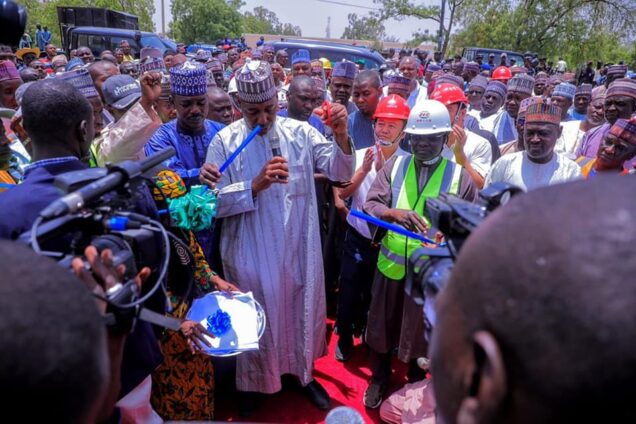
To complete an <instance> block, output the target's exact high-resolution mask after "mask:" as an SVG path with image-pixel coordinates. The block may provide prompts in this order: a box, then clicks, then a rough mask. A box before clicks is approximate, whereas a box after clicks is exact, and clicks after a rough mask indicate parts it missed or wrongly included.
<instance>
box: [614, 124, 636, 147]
mask: <svg viewBox="0 0 636 424" xmlns="http://www.w3.org/2000/svg"><path fill="white" fill-rule="evenodd" d="M609 133H610V134H612V135H614V136H616V137H617V138H619V139H620V140H623V141H626V142H628V143H629V144H636V122H634V121H632V120H629V121H628V120H627V119H617V120H616V122H615V123H614V125H612V127H611V128H610V130H609Z"/></svg>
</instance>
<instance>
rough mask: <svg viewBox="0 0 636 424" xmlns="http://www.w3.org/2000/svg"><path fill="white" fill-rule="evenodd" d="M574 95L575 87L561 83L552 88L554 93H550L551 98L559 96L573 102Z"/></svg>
mask: <svg viewBox="0 0 636 424" xmlns="http://www.w3.org/2000/svg"><path fill="white" fill-rule="evenodd" d="M575 94H576V86H575V85H574V84H570V83H568V82H562V83H561V84H559V85H557V86H556V87H554V91H553V92H552V96H561V97H565V98H566V99H570V100H574V95H575Z"/></svg>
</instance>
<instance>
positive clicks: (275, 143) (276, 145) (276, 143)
mask: <svg viewBox="0 0 636 424" xmlns="http://www.w3.org/2000/svg"><path fill="white" fill-rule="evenodd" d="M269 145H270V146H271V147H272V156H274V157H276V156H280V157H282V156H283V153H282V152H281V151H280V139H279V138H278V134H276V132H275V131H274V134H273V135H272V137H271V138H270V139H269Z"/></svg>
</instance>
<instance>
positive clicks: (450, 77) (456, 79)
mask: <svg viewBox="0 0 636 424" xmlns="http://www.w3.org/2000/svg"><path fill="white" fill-rule="evenodd" d="M440 84H453V85H456V86H457V87H459V88H461V89H463V88H464V79H463V78H462V77H460V76H457V75H455V74H444V75H442V76H440V77H439V78H437V79H436V80H435V85H436V86H437V87H439V85H440Z"/></svg>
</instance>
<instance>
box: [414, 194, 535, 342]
mask: <svg viewBox="0 0 636 424" xmlns="http://www.w3.org/2000/svg"><path fill="white" fill-rule="evenodd" d="M521 192H522V190H521V189H520V188H518V187H515V186H513V185H511V184H507V183H495V184H492V185H491V186H489V187H487V188H485V189H484V190H482V191H481V192H480V193H479V198H480V200H479V202H478V203H471V202H467V201H465V200H462V199H459V198H458V197H456V196H453V195H450V194H446V193H443V194H441V195H440V196H439V197H437V198H431V199H427V200H426V208H425V210H426V211H427V213H428V216H429V218H430V221H431V224H432V226H433V227H434V228H436V229H438V230H439V231H441V232H442V233H443V234H444V236H445V238H446V245H445V246H444V247H440V248H426V247H421V248H418V249H417V250H415V251H414V252H413V253H412V254H411V256H410V258H409V259H408V261H409V266H408V270H407V275H406V280H405V286H404V287H405V288H404V290H405V291H406V294H407V295H409V296H411V297H412V298H413V300H414V301H415V302H416V303H417V304H419V305H423V307H424V327H425V332H426V336H427V338H430V332H431V331H432V329H433V327H434V326H435V318H436V317H435V299H436V296H437V294H438V293H439V292H440V291H441V290H442V289H443V288H444V285H445V284H446V282H447V281H448V278H449V276H450V273H451V271H452V269H453V263H454V261H455V260H456V258H457V255H458V254H459V251H460V249H461V247H462V245H463V244H464V242H465V241H466V239H467V238H468V236H469V235H470V234H471V233H472V232H473V231H474V230H475V228H477V227H478V226H479V225H480V224H481V223H482V222H483V220H484V219H485V218H486V217H487V216H488V215H489V214H490V213H491V212H492V211H493V210H495V209H496V208H497V207H499V206H501V205H504V204H506V203H508V201H509V200H510V198H511V197H512V196H514V195H517V194H519V193H521Z"/></svg>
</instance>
